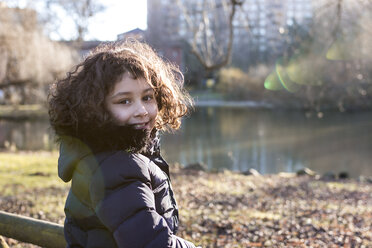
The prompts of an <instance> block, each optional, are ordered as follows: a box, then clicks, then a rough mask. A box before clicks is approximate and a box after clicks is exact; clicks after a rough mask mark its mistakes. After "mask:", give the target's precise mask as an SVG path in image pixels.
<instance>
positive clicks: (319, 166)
mask: <svg viewBox="0 0 372 248" xmlns="http://www.w3.org/2000/svg"><path fill="white" fill-rule="evenodd" d="M371 131H372V116H371V113H358V114H341V113H327V114H326V115H325V116H324V118H322V119H318V118H316V117H314V118H306V117H305V115H304V114H303V113H302V112H272V111H257V110H249V109H244V108H208V107H207V108H200V109H198V111H196V112H195V113H194V114H193V115H192V117H191V118H189V119H186V120H185V121H184V123H183V127H182V130H181V131H180V132H178V133H177V134H176V135H166V136H165V137H163V148H164V153H165V157H166V158H167V159H168V160H169V161H171V162H176V161H179V162H180V163H181V164H190V163H195V162H203V163H205V164H206V165H207V166H208V168H209V169H217V170H218V169H222V168H226V169H230V170H239V171H246V170H248V169H249V168H254V169H257V170H258V171H260V172H261V173H265V174H266V173H277V172H281V171H287V172H292V171H296V170H298V169H301V168H303V167H310V168H312V169H314V170H316V171H318V172H323V173H324V172H327V171H333V172H336V173H338V172H340V171H348V172H349V173H350V174H351V175H352V176H358V175H361V174H364V175H371V174H372V168H371V166H370V164H371V162H372V155H371V154H370V151H371V150H372V149H371V148H372V139H371V138H372V132H371Z"/></svg>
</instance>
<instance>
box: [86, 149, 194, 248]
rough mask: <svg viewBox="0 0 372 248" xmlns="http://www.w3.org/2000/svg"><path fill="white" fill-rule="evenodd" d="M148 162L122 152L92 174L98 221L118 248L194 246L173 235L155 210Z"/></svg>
mask: <svg viewBox="0 0 372 248" xmlns="http://www.w3.org/2000/svg"><path fill="white" fill-rule="evenodd" d="M146 163H148V161H146V160H144V159H142V158H141V157H139V156H136V155H129V154H126V153H123V152H119V153H116V154H114V155H112V156H110V157H109V158H107V159H106V160H105V161H104V162H103V163H102V164H101V166H100V167H99V169H98V170H97V171H96V172H95V174H94V176H93V178H92V182H91V187H90V194H91V199H92V203H93V207H94V209H95V212H96V214H97V216H98V218H99V219H100V221H101V222H102V223H103V224H104V225H105V226H106V227H107V228H108V229H109V230H110V231H111V232H112V233H113V236H114V239H115V241H116V243H117V245H118V247H121V248H126V247H130V248H135V247H164V248H165V247H169V248H194V247H195V246H194V245H193V244H192V243H190V242H188V241H186V240H184V239H182V238H180V237H177V236H175V235H173V233H172V231H171V230H170V229H169V227H168V225H167V223H166V221H165V219H164V218H163V217H162V216H161V215H159V214H158V213H157V212H156V210H155V200H154V194H153V191H152V189H151V182H150V175H149V171H148V167H147V164H146Z"/></svg>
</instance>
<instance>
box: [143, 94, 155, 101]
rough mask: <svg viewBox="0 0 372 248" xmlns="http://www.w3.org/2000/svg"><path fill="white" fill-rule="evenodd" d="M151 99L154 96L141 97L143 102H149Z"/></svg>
mask: <svg viewBox="0 0 372 248" xmlns="http://www.w3.org/2000/svg"><path fill="white" fill-rule="evenodd" d="M152 99H154V96H153V95H147V96H144V97H143V100H144V101H151V100H152Z"/></svg>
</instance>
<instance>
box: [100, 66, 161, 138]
mask: <svg viewBox="0 0 372 248" xmlns="http://www.w3.org/2000/svg"><path fill="white" fill-rule="evenodd" d="M105 104H106V108H107V110H108V111H109V112H110V114H111V115H112V117H113V118H114V119H115V120H116V121H117V124H118V125H121V126H124V125H130V126H132V127H134V128H135V129H146V130H148V131H151V130H152V129H153V128H154V126H155V120H156V116H157V114H158V105H157V102H156V99H155V91H154V89H153V88H152V87H151V85H150V84H149V83H148V82H147V81H146V80H145V79H144V78H137V79H135V78H133V77H132V76H131V75H130V74H129V73H125V74H124V75H123V76H122V78H121V80H120V81H119V82H117V83H116V84H115V86H114V89H113V90H112V91H111V92H110V93H109V94H108V95H107V96H106V99H105Z"/></svg>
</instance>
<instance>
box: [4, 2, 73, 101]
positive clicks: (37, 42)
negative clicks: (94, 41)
mask: <svg viewBox="0 0 372 248" xmlns="http://www.w3.org/2000/svg"><path fill="white" fill-rule="evenodd" d="M0 23H1V26H0V90H1V91H3V92H5V93H4V94H5V95H6V98H7V99H6V100H7V102H9V103H21V104H23V103H34V102H37V101H39V102H41V101H43V100H44V99H45V93H46V92H45V90H44V89H45V87H46V85H47V84H48V83H50V82H52V81H53V80H55V78H57V77H59V76H61V75H63V74H64V72H65V71H66V70H67V69H68V68H70V67H71V66H72V65H73V63H75V62H76V61H77V59H78V57H77V54H76V53H75V51H73V50H71V49H70V48H68V47H66V46H64V45H62V44H60V43H57V42H53V41H50V40H49V39H48V38H47V37H46V36H44V35H43V33H42V29H41V28H40V26H39V24H38V22H37V14H36V12H35V11H34V10H31V9H20V8H8V7H6V6H5V7H0ZM43 97H44V98H43ZM16 98H17V99H18V100H12V99H16Z"/></svg>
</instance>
